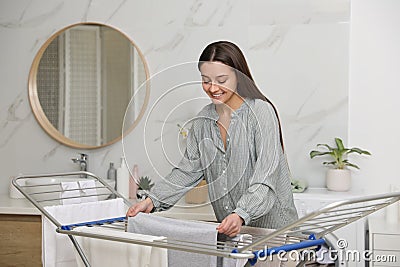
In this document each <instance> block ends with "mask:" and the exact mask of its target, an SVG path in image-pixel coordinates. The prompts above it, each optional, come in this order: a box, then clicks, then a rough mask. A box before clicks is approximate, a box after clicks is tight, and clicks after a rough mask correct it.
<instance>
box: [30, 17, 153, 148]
mask: <svg viewBox="0 0 400 267" xmlns="http://www.w3.org/2000/svg"><path fill="white" fill-rule="evenodd" d="M147 77H148V71H147V66H146V64H145V62H144V59H143V56H142V54H141V53H140V51H139V50H138V49H137V47H136V46H135V45H134V44H133V43H132V42H131V41H130V40H129V39H128V38H127V37H126V36H125V35H123V34H122V33H121V32H119V31H117V30H115V29H113V28H111V27H109V26H106V25H100V24H78V25H72V26H70V27H67V28H66V29H63V30H61V31H60V32H58V33H56V34H55V35H54V36H52V37H51V38H50V39H49V40H48V41H47V42H46V44H45V45H44V46H43V47H42V49H41V50H40V51H39V53H38V55H37V56H36V58H35V60H34V64H33V66H32V69H31V74H30V88H29V90H30V101H31V105H32V109H33V111H34V113H35V116H36V118H37V119H38V121H39V123H40V124H41V126H42V127H43V128H44V129H45V130H46V132H47V133H49V134H50V135H51V136H52V137H53V138H55V139H56V140H58V141H60V142H62V143H64V144H66V145H69V146H72V147H78V148H96V147H101V146H105V145H108V144H111V143H114V142H116V141H117V140H119V139H120V138H121V134H122V124H123V120H124V115H125V110H126V108H127V106H128V104H129V101H130V99H131V98H132V97H133V96H134V99H133V103H132V104H131V105H134V108H130V109H129V111H130V114H128V115H129V117H130V118H133V119H132V120H131V121H133V125H132V126H131V127H125V128H129V129H128V130H131V129H132V128H133V127H134V126H135V125H136V123H137V121H138V120H139V119H140V117H141V115H142V113H143V112H144V109H145V106H146V104H147V99H148V90H149V88H147V87H145V86H142V87H141V86H140V85H141V84H143V83H144V82H145V81H146V79H147ZM138 88H140V90H138Z"/></svg>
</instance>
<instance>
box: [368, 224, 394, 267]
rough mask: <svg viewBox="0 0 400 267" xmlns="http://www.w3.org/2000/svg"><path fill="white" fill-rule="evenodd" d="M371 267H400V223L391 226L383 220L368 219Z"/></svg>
mask: <svg viewBox="0 0 400 267" xmlns="http://www.w3.org/2000/svg"><path fill="white" fill-rule="evenodd" d="M368 229H369V250H370V252H371V253H372V254H371V257H370V266H371V267H374V266H380V267H383V266H400V222H399V223H398V224H389V223H386V222H385V219H383V218H370V219H368Z"/></svg>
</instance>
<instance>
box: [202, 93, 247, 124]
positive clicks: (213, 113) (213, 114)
mask: <svg viewBox="0 0 400 267" xmlns="http://www.w3.org/2000/svg"><path fill="white" fill-rule="evenodd" d="M253 104H254V99H252V98H244V101H243V103H242V104H241V105H240V107H239V108H238V109H237V110H235V111H233V112H232V116H237V115H239V114H240V113H242V112H244V111H245V110H248V109H249V107H252V106H253ZM209 118H210V119H212V120H215V121H217V120H218V119H219V115H218V113H217V110H216V109H215V104H213V103H211V104H210V108H209Z"/></svg>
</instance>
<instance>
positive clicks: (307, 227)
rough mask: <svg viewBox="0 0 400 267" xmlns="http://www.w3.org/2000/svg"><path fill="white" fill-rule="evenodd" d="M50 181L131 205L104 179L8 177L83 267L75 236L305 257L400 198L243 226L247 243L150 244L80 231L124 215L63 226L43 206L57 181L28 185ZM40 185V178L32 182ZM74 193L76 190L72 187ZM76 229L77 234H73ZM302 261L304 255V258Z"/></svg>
mask: <svg viewBox="0 0 400 267" xmlns="http://www.w3.org/2000/svg"><path fill="white" fill-rule="evenodd" d="M50 177H51V178H55V179H57V181H63V179H65V180H68V179H70V178H71V177H75V178H76V179H77V180H84V179H92V180H94V181H95V186H94V187H92V188H89V189H96V193H95V194H90V195H84V196H80V197H93V196H98V197H103V198H107V199H114V198H122V199H123V200H124V203H125V204H126V205H127V207H129V206H130V205H131V203H130V202H129V201H128V200H127V199H125V198H124V197H123V196H122V195H120V194H119V193H118V192H117V191H115V190H114V188H112V187H111V186H110V185H109V184H108V183H107V182H106V181H105V180H104V179H102V178H100V177H98V176H96V175H95V174H92V173H90V172H68V173H55V174H54V173H53V174H41V175H20V176H17V177H15V178H14V179H13V181H12V183H13V185H14V186H15V187H16V188H17V189H18V190H19V191H20V192H21V193H22V194H23V195H24V196H25V197H26V198H27V199H28V200H29V201H30V202H31V203H32V204H33V205H34V206H35V207H36V208H38V209H39V210H40V212H41V213H42V214H43V215H44V216H46V217H47V218H48V219H49V220H50V221H51V222H52V223H53V224H54V225H56V227H57V230H56V231H57V232H58V233H61V234H66V235H68V237H69V238H70V240H71V241H72V243H73V245H74V246H75V248H76V250H77V252H78V253H79V255H80V257H81V259H82V261H83V263H84V264H85V266H90V263H89V262H88V260H87V258H86V256H85V253H84V251H83V250H82V248H81V247H80V245H79V243H78V242H77V241H76V239H75V236H83V237H89V238H97V239H103V240H111V241H116V242H124V243H131V244H138V245H145V246H153V247H159V248H166V249H174V250H180V251H186V252H193V253H200V254H207V255H212V256H218V257H226V258H234V259H248V263H249V264H250V265H254V264H255V263H256V262H257V260H261V259H265V258H266V257H270V256H271V255H274V254H278V253H282V252H290V251H293V250H297V251H299V252H301V253H303V254H307V253H310V251H313V250H314V251H315V250H318V249H319V248H320V246H321V245H323V244H325V243H326V242H327V241H326V239H325V237H326V236H327V235H329V234H331V233H332V232H333V231H335V230H338V229H340V228H342V227H344V226H346V225H348V224H350V223H353V222H355V221H357V220H359V219H361V218H363V217H365V216H368V215H370V214H372V213H374V212H376V211H378V210H380V209H382V208H384V207H386V206H388V205H390V204H393V203H395V202H397V201H399V200H400V192H394V193H387V194H379V195H373V196H366V197H358V198H352V199H349V200H343V201H338V202H334V203H331V204H329V205H327V206H325V207H323V208H321V209H318V210H316V211H314V212H311V213H309V214H307V215H305V216H304V217H301V218H299V219H298V220H296V221H294V222H293V223H291V224H289V225H287V226H285V227H282V228H280V229H276V230H273V231H271V230H269V231H265V229H262V228H253V227H245V226H244V227H242V231H241V233H248V234H251V235H252V236H253V237H252V241H251V242H248V241H234V240H231V239H227V240H226V241H223V242H222V241H218V242H217V243H216V244H204V243H195V242H187V241H184V240H174V239H171V238H165V239H161V240H154V241H143V240H136V239H132V238H123V237H120V236H112V235H104V234H97V233H93V232H89V231H87V232H85V227H87V226H89V227H106V228H107V229H112V230H113V231H125V230H126V223H127V220H126V218H125V217H119V218H109V219H106V220H100V221H92V222H81V223H77V224H71V225H62V224H61V223H60V222H58V221H57V219H56V218H54V217H53V216H52V215H51V214H49V213H48V212H47V211H46V209H45V208H44V207H45V206H51V205H60V204H61V202H62V200H63V199H65V198H74V197H64V198H63V197H60V196H61V192H63V190H62V188H61V186H60V183H58V184H56V185H55V184H54V182H51V183H50V182H49V183H37V182H36V183H32V179H42V178H50ZM36 181H40V180H36ZM72 190H75V189H72ZM78 229H79V231H78ZM303 259H304V257H303ZM305 262H306V260H305V259H304V260H303V261H299V262H298V264H297V266H304V264H305Z"/></svg>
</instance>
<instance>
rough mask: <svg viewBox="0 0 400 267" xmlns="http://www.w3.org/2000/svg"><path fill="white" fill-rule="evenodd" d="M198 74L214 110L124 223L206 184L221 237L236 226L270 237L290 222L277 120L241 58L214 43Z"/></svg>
mask: <svg viewBox="0 0 400 267" xmlns="http://www.w3.org/2000/svg"><path fill="white" fill-rule="evenodd" d="M198 68H199V71H200V73H201V77H202V87H203V90H204V91H205V93H206V94H207V95H208V96H209V98H210V99H211V101H212V103H211V104H209V105H207V106H205V107H204V108H203V109H202V110H201V111H200V113H199V114H198V116H197V117H196V118H195V120H194V121H193V124H192V127H191V129H190V132H189V135H188V138H187V147H186V151H185V155H184V157H183V159H182V160H181V162H180V163H179V165H178V166H177V167H176V168H174V169H173V170H172V172H171V173H170V174H169V175H168V176H167V177H165V179H164V180H163V181H161V182H159V183H157V184H156V185H155V186H154V187H153V189H152V192H151V193H150V194H149V196H148V198H146V199H145V200H144V201H142V202H139V203H137V204H135V205H133V206H132V207H130V208H129V210H128V212H127V216H135V215H136V214H137V213H138V212H147V213H148V212H152V211H161V210H165V209H168V208H170V207H171V206H172V205H174V204H175V203H176V202H177V201H178V200H179V199H180V198H181V197H182V196H183V195H184V194H185V193H186V192H187V191H188V190H190V189H191V188H193V186H195V185H197V184H198V183H199V182H200V181H201V180H202V179H203V178H204V179H206V181H207V184H208V192H209V197H210V200H211V204H212V206H213V209H214V212H215V215H216V218H217V220H218V221H219V222H220V224H219V225H218V227H217V230H218V232H219V233H222V234H225V235H227V236H231V237H232V236H235V235H236V234H238V233H239V232H240V229H241V226H242V225H249V226H255V227H263V228H272V229H274V228H275V229H276V228H279V227H282V226H284V225H286V224H288V223H290V222H292V221H294V220H296V219H297V212H296V209H295V206H294V203H293V194H292V191H291V185H290V172H289V167H288V163H287V160H286V157H285V154H284V147H283V141H282V132H281V127H280V121H279V118H278V114H277V111H276V109H275V107H274V106H273V105H272V103H271V102H270V101H269V100H268V99H267V98H266V97H265V96H264V95H263V94H262V93H261V92H260V90H259V89H258V88H257V87H256V85H255V84H254V81H253V78H252V76H251V74H250V70H249V67H248V65H247V63H246V60H245V57H244V55H243V53H242V52H241V50H240V49H239V48H238V47H237V46H236V45H235V44H233V43H230V42H227V41H220V42H215V43H212V44H210V45H208V46H207V47H206V48H205V49H204V51H203V52H202V54H201V56H200V59H199V63H198Z"/></svg>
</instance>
